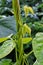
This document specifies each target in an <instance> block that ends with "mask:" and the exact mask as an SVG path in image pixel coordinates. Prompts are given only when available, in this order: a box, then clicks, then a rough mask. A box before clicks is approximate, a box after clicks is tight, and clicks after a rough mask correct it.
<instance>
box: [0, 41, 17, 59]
mask: <svg viewBox="0 0 43 65" xmlns="http://www.w3.org/2000/svg"><path fill="white" fill-rule="evenodd" d="M15 46H16V44H15V43H14V41H13V40H8V41H5V42H4V43H3V44H2V46H0V59H1V58H3V57H5V56H7V55H8V54H9V53H10V52H11V51H12V50H13V49H14V48H15Z"/></svg>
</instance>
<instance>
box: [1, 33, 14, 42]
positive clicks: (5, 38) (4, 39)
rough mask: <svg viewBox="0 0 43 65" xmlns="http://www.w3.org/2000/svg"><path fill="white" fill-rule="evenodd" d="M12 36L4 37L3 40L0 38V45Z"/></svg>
mask: <svg viewBox="0 0 43 65" xmlns="http://www.w3.org/2000/svg"><path fill="white" fill-rule="evenodd" d="M12 35H13V34H11V35H9V36H8V37H4V38H0V43H2V42H4V41H6V40H7V39H9V38H10V37H11V36H12Z"/></svg>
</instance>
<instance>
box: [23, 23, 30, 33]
mask: <svg viewBox="0 0 43 65" xmlns="http://www.w3.org/2000/svg"><path fill="white" fill-rule="evenodd" d="M25 33H28V34H31V28H30V27H28V26H27V25H26V24H24V25H23V34H25Z"/></svg>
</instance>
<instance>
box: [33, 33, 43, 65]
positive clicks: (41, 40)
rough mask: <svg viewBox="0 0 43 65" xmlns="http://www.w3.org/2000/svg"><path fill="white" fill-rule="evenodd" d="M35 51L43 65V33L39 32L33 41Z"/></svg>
mask: <svg viewBox="0 0 43 65" xmlns="http://www.w3.org/2000/svg"><path fill="white" fill-rule="evenodd" d="M32 45H33V51H34V54H35V56H36V58H37V61H38V62H39V63H40V65H43V33H42V32H40V33H37V34H36V36H35V38H34V39H33V41H32Z"/></svg>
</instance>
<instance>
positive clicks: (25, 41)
mask: <svg viewBox="0 0 43 65" xmlns="http://www.w3.org/2000/svg"><path fill="white" fill-rule="evenodd" d="M31 40H32V38H31V37H30V38H22V43H23V44H27V43H29V42H30V41H31Z"/></svg>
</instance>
